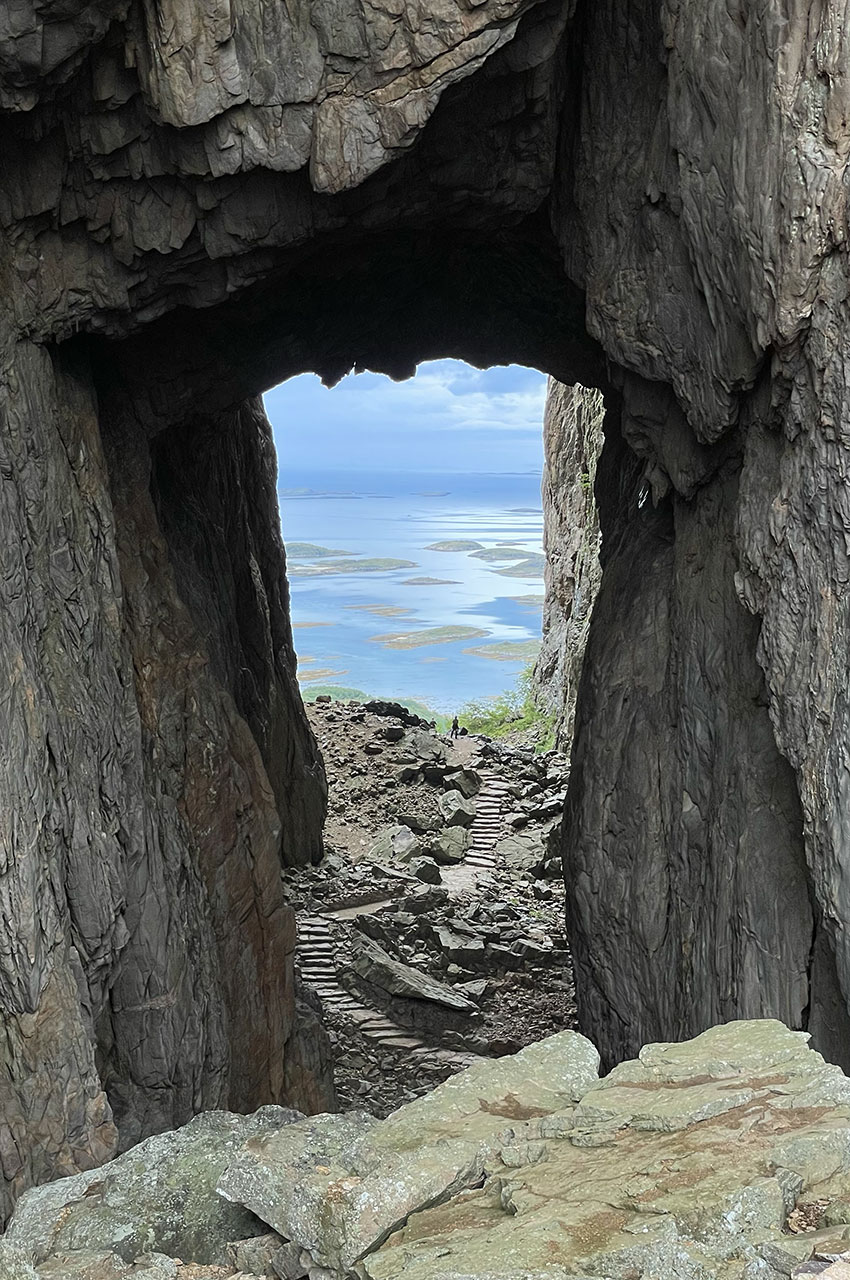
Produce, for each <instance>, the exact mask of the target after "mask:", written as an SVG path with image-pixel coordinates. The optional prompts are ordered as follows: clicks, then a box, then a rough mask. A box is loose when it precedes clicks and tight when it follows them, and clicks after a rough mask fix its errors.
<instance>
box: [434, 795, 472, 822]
mask: <svg viewBox="0 0 850 1280" xmlns="http://www.w3.org/2000/svg"><path fill="white" fill-rule="evenodd" d="M437 803H438V804H439V806H440V813H441V814H442V815H443V819H444V821H445V824H446V826H447V827H471V826H472V823H473V821H474V819H475V801H474V800H467V799H465V797H464V796H462V795H461V793H460V792H459V791H447V792H446V793H445V795H442V796H440V798H439V800H438V801H437Z"/></svg>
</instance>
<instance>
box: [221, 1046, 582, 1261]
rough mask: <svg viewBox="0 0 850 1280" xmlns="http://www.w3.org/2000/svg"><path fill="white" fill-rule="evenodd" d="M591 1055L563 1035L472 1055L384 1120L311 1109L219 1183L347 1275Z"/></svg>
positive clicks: (562, 1100) (447, 1191) (557, 1106)
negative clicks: (474, 1060)
mask: <svg viewBox="0 0 850 1280" xmlns="http://www.w3.org/2000/svg"><path fill="white" fill-rule="evenodd" d="M598 1067H599V1056H598V1054H597V1052H596V1050H595V1049H594V1047H593V1045H592V1044H590V1042H589V1041H588V1040H585V1038H584V1037H583V1036H580V1035H577V1034H576V1033H575V1032H571V1031H565V1032H562V1033H561V1034H560V1035H558V1036H553V1037H551V1038H550V1039H548V1040H544V1041H541V1042H540V1043H538V1044H535V1045H531V1046H530V1047H529V1048H527V1049H524V1050H522V1051H521V1052H520V1053H518V1054H517V1055H516V1056H515V1057H514V1058H503V1059H498V1060H496V1061H488V1062H482V1063H481V1064H479V1065H477V1066H475V1067H472V1068H471V1069H470V1070H468V1071H465V1072H463V1073H461V1074H460V1075H457V1076H454V1077H452V1078H451V1079H450V1080H448V1081H446V1083H445V1084H443V1085H441V1086H440V1087H439V1088H437V1089H435V1090H434V1091H433V1092H432V1093H430V1094H427V1095H426V1096H425V1097H424V1098H420V1099H418V1100H417V1101H416V1102H412V1103H410V1104H409V1105H408V1106H405V1107H401V1108H400V1109H399V1110H398V1111H396V1112H394V1113H393V1115H391V1116H389V1117H388V1118H387V1119H386V1120H383V1121H377V1120H375V1119H374V1117H372V1116H367V1115H364V1114H354V1115H346V1116H330V1115H327V1116H316V1117H312V1118H310V1119H308V1120H305V1121H301V1122H300V1123H298V1124H295V1125H287V1126H286V1127H285V1128H283V1129H282V1130H281V1131H280V1132H279V1133H276V1134H270V1135H268V1136H266V1137H263V1138H260V1139H258V1140H257V1141H254V1142H251V1143H249V1144H248V1145H247V1146H246V1147H245V1148H244V1150H243V1151H242V1152H241V1154H240V1155H239V1156H238V1157H237V1158H236V1159H235V1160H234V1161H233V1163H232V1164H231V1165H230V1167H229V1168H228V1169H227V1171H226V1173H225V1174H224V1175H223V1177H222V1179H221V1181H220V1183H219V1190H220V1191H221V1193H222V1194H223V1195H225V1196H227V1197H228V1198H229V1199H232V1200H234V1201H236V1202H237V1203H240V1204H244V1205H245V1206H246V1207H248V1208H250V1209H251V1210H252V1211H253V1212H254V1213H256V1214H257V1215H258V1216H259V1217H261V1218H262V1219H263V1220H264V1221H265V1222H268V1223H269V1225H270V1226H272V1227H274V1228H275V1230H276V1231H278V1232H280V1234H281V1235H283V1236H286V1237H288V1238H290V1239H294V1240H296V1241H297V1242H298V1243H299V1244H301V1245H302V1246H303V1247H305V1248H306V1249H307V1250H309V1252H310V1253H311V1255H312V1256H313V1257H314V1258H315V1260H316V1262H317V1263H319V1265H320V1266H323V1267H329V1268H332V1269H334V1270H336V1271H339V1272H341V1273H348V1272H349V1271H350V1270H351V1269H352V1268H353V1267H355V1265H356V1264H357V1263H358V1261H359V1260H360V1259H361V1258H363V1257H364V1256H365V1255H366V1254H368V1253H370V1252H371V1251H372V1250H374V1249H375V1248H376V1247H378V1246H379V1245H380V1244H381V1243H382V1242H383V1241H384V1240H386V1239H387V1237H388V1236H389V1235H390V1234H391V1233H392V1232H393V1231H396V1230H397V1229H398V1228H399V1227H401V1226H402V1225H403V1224H404V1223H405V1222H406V1221H407V1219H408V1217H409V1216H410V1215H411V1214H412V1213H416V1212H417V1211H419V1210H421V1209H423V1208H424V1207H426V1206H428V1205H432V1204H437V1203H442V1202H443V1201H445V1200H448V1199H450V1198H451V1197H452V1196H455V1195H457V1194H458V1193H460V1192H462V1191H464V1189H465V1188H467V1187H470V1186H472V1185H474V1184H475V1183H476V1182H478V1181H480V1179H481V1178H482V1177H483V1175H484V1169H485V1164H486V1163H487V1162H488V1160H490V1159H493V1158H495V1153H496V1152H497V1151H498V1150H499V1149H500V1148H501V1147H502V1146H503V1145H505V1144H509V1145H511V1146H514V1145H515V1141H516V1131H517V1130H522V1128H523V1124H524V1122H526V1121H528V1120H530V1119H532V1118H539V1117H545V1116H551V1115H553V1114H554V1113H561V1112H564V1111H566V1112H567V1113H568V1114H569V1112H570V1111H571V1110H572V1108H573V1107H574V1105H575V1103H576V1102H577V1101H578V1100H579V1098H581V1097H582V1096H583V1095H584V1094H585V1092H586V1091H587V1089H588V1088H589V1087H590V1086H591V1085H592V1084H593V1083H594V1081H595V1080H596V1079H597V1071H598Z"/></svg>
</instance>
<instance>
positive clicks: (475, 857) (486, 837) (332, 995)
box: [297, 773, 512, 1066]
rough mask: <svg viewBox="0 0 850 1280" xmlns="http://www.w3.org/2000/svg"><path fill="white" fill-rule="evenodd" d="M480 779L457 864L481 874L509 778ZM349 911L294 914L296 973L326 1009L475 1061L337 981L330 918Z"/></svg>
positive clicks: (392, 1038) (502, 831)
mask: <svg viewBox="0 0 850 1280" xmlns="http://www.w3.org/2000/svg"><path fill="white" fill-rule="evenodd" d="M481 780H482V786H481V790H480V791H479V793H478V795H477V796H476V797H475V819H474V821H473V823H472V827H471V833H470V834H471V843H470V847H469V851H468V853H467V855H466V857H465V859H464V861H463V864H462V868H463V869H465V870H466V871H467V872H471V873H472V876H473V878H474V877H475V876H477V875H485V876H486V873H487V872H489V871H493V870H494V869H495V867H496V855H495V847H496V844H497V842H498V841H499V840H500V839H501V838H502V837H503V836H504V835H506V834H507V827H506V825H505V820H504V815H505V813H506V812H507V811H508V810H509V808H510V804H511V799H512V798H511V796H510V792H509V788H510V784H509V783H508V782H505V781H504V779H502V778H500V777H498V776H497V775H495V774H488V773H482V774H481ZM462 868H461V867H460V866H459V867H458V868H451V869H448V868H446V869H445V871H446V872H447V874H446V876H445V878H446V881H449V880H450V879H451V873H452V872H460V873H461V874H463V870H462ZM461 887H462V886H458V888H461ZM390 901H391V899H387V900H386V901H381V902H372V903H370V904H368V905H367V904H365V903H364V904H363V905H362V906H361V907H360V908H359V909H361V910H367V911H375V910H379V909H380V908H381V907H382V906H385V905H389V902H390ZM353 914H355V909H354V908H340V909H339V910H334V909H331V910H328V911H325V912H322V913H319V914H311V915H303V916H300V917H299V920H298V935H297V957H298V964H299V968H300V970H301V976H302V978H303V980H304V982H305V983H307V985H308V986H310V987H312V989H313V990H314V991H315V993H316V995H317V996H318V997H319V999H320V1000H321V1002H322V1004H323V1005H324V1006H325V1007H326V1008H327V1010H328V1011H329V1012H334V1013H339V1014H342V1015H344V1016H345V1017H348V1018H350V1019H351V1020H352V1021H353V1022H355V1023H357V1025H358V1028H359V1030H360V1031H361V1032H362V1033H363V1035H365V1036H368V1037H369V1039H371V1040H375V1041H376V1042H377V1043H378V1044H380V1045H382V1046H386V1047H387V1048H392V1049H401V1050H407V1051H409V1052H410V1053H415V1054H427V1055H428V1056H430V1057H433V1058H437V1059H440V1060H442V1061H446V1062H449V1061H451V1062H453V1063H456V1064H457V1065H458V1066H468V1065H470V1064H471V1063H473V1062H475V1061H477V1060H478V1059H477V1058H476V1056H475V1055H474V1054H464V1053H456V1052H454V1051H453V1050H450V1049H441V1048H438V1047H436V1046H431V1045H428V1044H427V1043H426V1042H425V1041H424V1040H422V1039H421V1038H420V1037H419V1036H417V1035H415V1034H414V1033H413V1032H411V1031H410V1030H409V1028H407V1027H402V1026H400V1025H399V1024H398V1023H396V1022H393V1021H392V1019H390V1018H388V1017H387V1016H386V1015H385V1014H384V1013H383V1012H382V1011H381V1010H379V1009H374V1008H371V1007H370V1006H369V1005H366V1004H364V1003H362V1001H360V1000H358V999H357V998H356V997H355V996H353V995H352V994H351V992H350V991H348V990H347V989H346V988H345V987H344V986H343V985H342V983H341V982H340V980H339V976H338V966H337V956H336V943H335V941H334V936H333V932H332V930H331V926H330V922H331V921H332V920H333V919H334V918H336V917H339V918H344V917H346V916H351V915H353Z"/></svg>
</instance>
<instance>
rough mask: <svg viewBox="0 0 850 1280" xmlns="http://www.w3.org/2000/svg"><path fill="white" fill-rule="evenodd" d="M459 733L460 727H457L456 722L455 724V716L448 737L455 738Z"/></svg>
mask: <svg viewBox="0 0 850 1280" xmlns="http://www.w3.org/2000/svg"><path fill="white" fill-rule="evenodd" d="M459 733H460V726H459V725H458V722H457V716H455V718H454V719H453V720H452V730H451V733H450V734H449V737H451V738H456V737H457V736H458V734H459Z"/></svg>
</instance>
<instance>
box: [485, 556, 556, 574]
mask: <svg viewBox="0 0 850 1280" xmlns="http://www.w3.org/2000/svg"><path fill="white" fill-rule="evenodd" d="M545 567H546V557H545V556H541V555H537V554H536V553H535V554H534V555H530V556H527V557H526V559H525V560H520V561H519V563H518V564H509V565H505V567H504V569H494V570H493V572H494V573H500V574H501V575H502V577H503V578H542V577H543V570H544V568H545Z"/></svg>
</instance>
